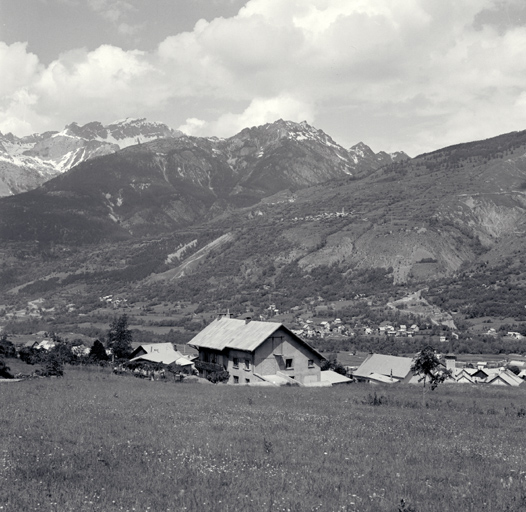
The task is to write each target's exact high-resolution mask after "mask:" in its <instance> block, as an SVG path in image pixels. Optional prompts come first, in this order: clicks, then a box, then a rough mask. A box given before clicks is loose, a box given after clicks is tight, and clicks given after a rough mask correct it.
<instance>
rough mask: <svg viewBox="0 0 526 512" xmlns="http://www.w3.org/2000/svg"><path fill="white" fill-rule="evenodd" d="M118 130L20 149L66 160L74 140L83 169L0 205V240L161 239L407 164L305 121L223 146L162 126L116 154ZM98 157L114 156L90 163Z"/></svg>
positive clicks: (74, 129)
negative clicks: (269, 200) (283, 196)
mask: <svg viewBox="0 0 526 512" xmlns="http://www.w3.org/2000/svg"><path fill="white" fill-rule="evenodd" d="M118 126H121V125H119V124H115V125H111V127H112V131H111V137H110V132H109V131H108V129H106V128H103V127H102V125H100V124H98V123H90V124H89V125H85V126H84V127H82V128H80V127H78V126H77V125H70V126H69V127H68V128H67V129H66V130H65V132H62V133H61V134H60V135H59V134H56V135H55V136H51V137H46V138H44V139H43V140H42V141H39V142H37V143H35V146H34V147H33V149H32V150H28V151H26V153H28V155H27V156H30V155H29V153H34V154H36V153H39V154H42V153H43V148H44V147H46V148H48V149H50V148H53V149H56V151H54V152H53V153H52V154H53V155H56V154H65V153H64V151H65V149H66V147H65V146H64V145H62V146H60V150H59V149H58V145H59V144H62V142H63V141H64V140H65V141H66V142H68V143H69V142H70V140H71V141H72V144H74V145H75V147H77V146H79V145H80V147H77V149H75V151H73V150H70V151H69V152H68V153H67V154H68V155H69V156H68V158H69V159H71V158H73V157H74V155H77V157H78V158H82V159H83V161H81V162H80V163H78V164H77V165H76V166H75V167H74V168H73V169H71V170H70V172H67V173H61V174H60V175H59V176H57V177H56V178H54V179H51V180H48V181H47V182H46V183H45V184H44V185H43V186H41V187H40V188H37V189H34V190H32V191H30V192H29V193H27V194H21V195H15V196H12V197H10V198H9V199H8V200H4V201H3V202H1V203H0V238H2V239H4V240H26V241H30V240H41V241H42V240H45V241H52V242H54V243H70V242H74V243H76V244H78V243H91V242H94V241H102V240H111V239H113V238H114V237H117V238H119V239H122V238H129V237H135V236H142V235H144V234H146V233H149V234H153V233H162V232H168V231H170V230H173V229H176V228H181V227H183V226H188V225H191V224H195V223H196V222H202V221H204V220H207V219H211V218H213V217H214V216H215V215H217V214H218V213H221V212H224V211H227V210H228V209H231V208H239V207H243V206H250V205H253V204H256V203H257V202H259V201H260V200H262V199H263V198H266V197H269V196H272V195H273V194H277V193H280V192H283V191H286V190H289V191H293V190H300V189H303V188H306V187H309V186H312V185H317V184H320V183H325V182H327V181H330V180H333V179H337V178H343V177H354V176H355V175H361V174H364V173H367V172H369V171H372V170H374V169H377V168H379V167H380V166H381V165H383V164H385V163H387V162H394V161H401V160H404V159H406V158H408V157H407V156H406V155H405V154H404V153H398V154H395V155H393V156H391V155H388V154H386V153H378V154H375V153H374V152H373V151H372V150H371V149H370V148H368V147H367V146H365V145H364V144H359V145H357V146H354V147H353V148H351V149H350V150H346V149H345V148H343V147H342V146H340V145H338V144H336V143H335V142H334V141H333V140H332V139H331V138H330V137H329V136H328V135H327V134H325V133H324V132H322V131H321V130H317V129H315V128H313V127H312V126H310V125H308V124H307V123H299V124H298V123H292V122H288V121H283V120H279V121H277V122H275V123H272V124H266V125H264V126H260V127H255V128H247V129H245V130H243V131H241V132H240V133H238V134H237V135H235V136H233V137H230V138H228V139H218V138H198V137H187V136H185V135H181V134H177V133H173V132H169V131H168V130H167V129H165V128H164V127H162V126H161V127H160V126H159V125H151V124H150V125H147V127H150V128H151V127H152V126H156V127H157V128H161V129H160V130H159V131H156V132H153V131H152V130H150V131H148V132H146V133H147V134H148V136H149V137H150V138H155V137H156V136H157V135H162V134H164V133H165V132H167V133H168V134H169V135H170V136H169V137H163V138H161V137H159V138H156V139H155V140H152V141H151V142H145V143H140V144H135V145H133V146H129V147H126V148H125V149H123V150H120V151H116V150H115V146H116V145H115V144H114V143H113V142H109V141H110V140H111V141H114V140H119V141H120V142H121V144H123V145H125V144H126V143H128V142H130V141H131V139H132V137H131V135H130V130H129V128H130V125H129V124H128V125H127V126H126V128H127V129H126V130H122V132H117V133H116V130H115V128H116V127H118ZM142 126H144V123H143V124H142ZM131 127H133V128H137V125H136V124H134V125H132V126H131ZM142 133H143V135H142V136H141V137H142V138H146V137H147V135H145V134H144V132H142ZM125 135H126V137H125ZM135 135H136V132H133V136H135ZM175 135H177V136H175ZM136 138H137V139H138V138H139V136H137V137H136ZM50 141H51V142H50ZM55 141H57V142H55ZM90 144H93V145H94V146H93V148H94V149H93V152H92V153H91V154H89V153H88V149H89V148H90V147H91V146H90ZM72 147H73V146H71V145H70V146H68V148H70V149H71V148H72ZM105 151H111V153H110V154H107V155H104V154H103V155H102V156H100V157H98V158H96V157H97V156H98V155H99V153H104V152H105ZM46 154H48V155H49V156H51V153H46ZM88 157H89V158H88ZM75 158H76V157H75ZM21 225H22V226H24V227H23V228H21Z"/></svg>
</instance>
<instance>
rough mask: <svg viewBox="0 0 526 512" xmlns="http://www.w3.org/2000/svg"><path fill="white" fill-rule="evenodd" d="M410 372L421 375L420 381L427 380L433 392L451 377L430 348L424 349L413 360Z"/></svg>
mask: <svg viewBox="0 0 526 512" xmlns="http://www.w3.org/2000/svg"><path fill="white" fill-rule="evenodd" d="M411 371H412V372H413V373H414V374H416V375H421V376H422V378H421V379H420V380H421V381H422V380H423V381H424V387H425V386H426V381H427V380H429V383H430V384H431V390H434V389H435V388H436V387H437V386H438V385H439V384H441V383H442V382H444V381H445V380H446V379H447V378H448V377H451V372H450V371H449V370H447V369H446V368H445V367H444V366H443V365H442V363H441V362H440V361H439V360H438V357H437V356H436V354H435V351H434V350H433V348H432V347H429V346H428V347H425V348H424V349H423V350H421V351H420V352H419V353H418V354H417V355H416V357H415V358H414V359H413V364H412V365H411Z"/></svg>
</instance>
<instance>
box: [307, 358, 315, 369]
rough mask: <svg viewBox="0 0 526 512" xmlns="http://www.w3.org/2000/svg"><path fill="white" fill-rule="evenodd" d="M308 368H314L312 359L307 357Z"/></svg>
mask: <svg viewBox="0 0 526 512" xmlns="http://www.w3.org/2000/svg"><path fill="white" fill-rule="evenodd" d="M308 366H309V368H314V359H309V364H308Z"/></svg>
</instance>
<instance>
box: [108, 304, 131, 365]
mask: <svg viewBox="0 0 526 512" xmlns="http://www.w3.org/2000/svg"><path fill="white" fill-rule="evenodd" d="M131 342H132V333H131V331H130V330H129V329H128V316H127V315H126V314H124V315H121V316H120V317H119V318H115V319H114V320H113V322H112V323H111V324H110V330H109V331H108V346H109V347H110V348H111V349H113V354H114V356H115V358H116V359H127V358H128V357H129V355H130V354H131V353H132V346H131Z"/></svg>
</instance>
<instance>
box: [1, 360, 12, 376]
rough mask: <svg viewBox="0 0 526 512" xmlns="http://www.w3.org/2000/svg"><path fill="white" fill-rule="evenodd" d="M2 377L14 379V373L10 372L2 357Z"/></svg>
mask: <svg viewBox="0 0 526 512" xmlns="http://www.w3.org/2000/svg"><path fill="white" fill-rule="evenodd" d="M0 378H2V379H12V378H13V374H12V373H11V372H10V368H9V366H7V365H6V364H5V361H4V360H3V359H0Z"/></svg>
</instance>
